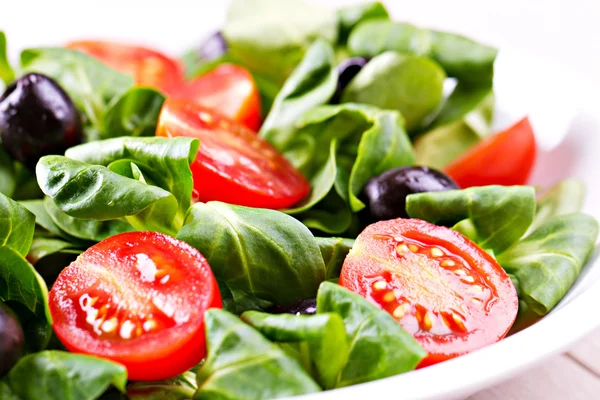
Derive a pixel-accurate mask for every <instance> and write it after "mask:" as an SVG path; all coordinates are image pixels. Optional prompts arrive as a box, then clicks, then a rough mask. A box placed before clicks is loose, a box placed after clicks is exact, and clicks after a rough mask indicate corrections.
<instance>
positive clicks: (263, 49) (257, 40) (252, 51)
mask: <svg viewBox="0 0 600 400" xmlns="http://www.w3.org/2000/svg"><path fill="white" fill-rule="evenodd" d="M337 33H338V21H337V17H336V14H335V12H334V11H333V10H330V9H328V8H322V7H319V6H316V5H311V4H308V3H305V2H303V1H300V0H287V1H285V2H281V1H279V0H234V1H232V2H231V4H230V6H229V10H228V12H227V17H226V19H225V25H224V26H223V36H224V37H225V39H226V41H227V45H228V47H229V53H230V54H231V56H232V57H233V58H235V59H236V60H238V61H240V62H241V63H242V65H244V66H246V67H247V68H249V69H250V70H251V71H252V72H253V73H255V72H256V73H258V74H260V75H262V76H265V77H269V79H270V80H271V81H274V82H276V83H277V84H279V85H281V84H282V83H283V81H284V80H285V79H286V78H287V77H288V75H289V74H290V73H291V72H292V70H293V69H294V68H295V67H296V66H297V65H298V63H299V62H300V60H301V59H302V57H303V55H304V53H305V51H306V49H307V48H308V47H309V46H310V45H311V44H312V43H313V42H314V41H315V40H316V39H318V38H323V39H325V40H327V41H328V42H329V43H332V44H333V43H335V42H336V39H337Z"/></svg>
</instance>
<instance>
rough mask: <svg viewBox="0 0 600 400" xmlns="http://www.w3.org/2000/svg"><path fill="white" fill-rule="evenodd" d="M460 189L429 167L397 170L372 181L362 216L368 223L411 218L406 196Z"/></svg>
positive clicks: (366, 188) (366, 187)
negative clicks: (407, 212)
mask: <svg viewBox="0 0 600 400" xmlns="http://www.w3.org/2000/svg"><path fill="white" fill-rule="evenodd" d="M458 188H459V187H458V186H457V185H456V183H454V181H453V180H452V179H451V178H450V177H449V176H447V175H446V174H444V173H443V172H440V171H438V170H435V169H433V168H429V167H417V166H414V167H400V168H394V169H391V170H389V171H386V172H384V173H383V174H381V175H379V176H376V177H374V178H372V179H371V180H370V181H369V182H368V183H367V184H366V185H365V187H364V189H363V192H362V195H361V198H362V200H363V201H364V202H365V204H366V208H365V210H364V212H363V215H361V217H362V219H363V220H365V222H366V223H367V224H370V223H373V222H377V221H385V220H388V219H394V218H407V217H408V214H406V196H408V195H409V194H413V193H422V192H443V191H446V190H454V189H458Z"/></svg>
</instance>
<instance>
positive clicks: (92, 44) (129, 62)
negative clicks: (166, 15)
mask: <svg viewBox="0 0 600 400" xmlns="http://www.w3.org/2000/svg"><path fill="white" fill-rule="evenodd" d="M66 47H67V48H69V49H73V50H79V51H81V52H83V53H86V54H88V55H90V56H92V57H94V58H97V59H98V60H100V61H102V62H103V63H104V64H106V65H108V66H109V67H111V68H113V69H116V70H117V71H119V72H122V73H124V74H128V75H131V76H132V77H133V78H134V80H135V83H136V84H138V85H143V86H150V87H153V88H156V89H159V90H161V91H163V92H165V93H166V94H170V93H171V92H173V91H174V90H176V89H178V88H179V87H180V86H181V85H182V82H183V67H182V66H181V65H180V64H179V62H178V61H176V60H173V59H172V58H169V57H167V56H165V55H164V54H162V53H160V52H158V51H155V50H152V49H148V48H145V47H138V46H129V45H125V44H118V43H112V42H102V41H77V42H71V43H69V44H67V46H66Z"/></svg>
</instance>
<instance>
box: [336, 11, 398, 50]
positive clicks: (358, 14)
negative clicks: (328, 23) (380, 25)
mask: <svg viewBox="0 0 600 400" xmlns="http://www.w3.org/2000/svg"><path fill="white" fill-rule="evenodd" d="M337 15H338V20H339V24H340V34H339V40H340V42H342V43H343V42H345V40H346V39H347V38H348V35H349V34H350V32H351V31H352V29H354V27H356V26H357V25H358V24H359V23H361V22H364V21H367V20H369V19H389V18H390V16H389V14H388V12H387V10H386V9H385V6H384V5H383V4H381V3H380V2H378V1H374V2H371V3H362V4H356V5H350V6H346V7H343V8H340V9H338V10H337Z"/></svg>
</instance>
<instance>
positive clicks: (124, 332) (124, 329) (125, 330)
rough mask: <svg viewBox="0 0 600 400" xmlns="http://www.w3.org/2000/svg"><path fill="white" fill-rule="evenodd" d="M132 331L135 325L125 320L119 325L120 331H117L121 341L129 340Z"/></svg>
mask: <svg viewBox="0 0 600 400" xmlns="http://www.w3.org/2000/svg"><path fill="white" fill-rule="evenodd" d="M134 329H135V324H134V323H133V322H131V321H130V320H128V319H127V320H125V322H123V324H121V329H119V335H120V336H121V337H122V338H123V339H131V334H132V333H133V330H134Z"/></svg>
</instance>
